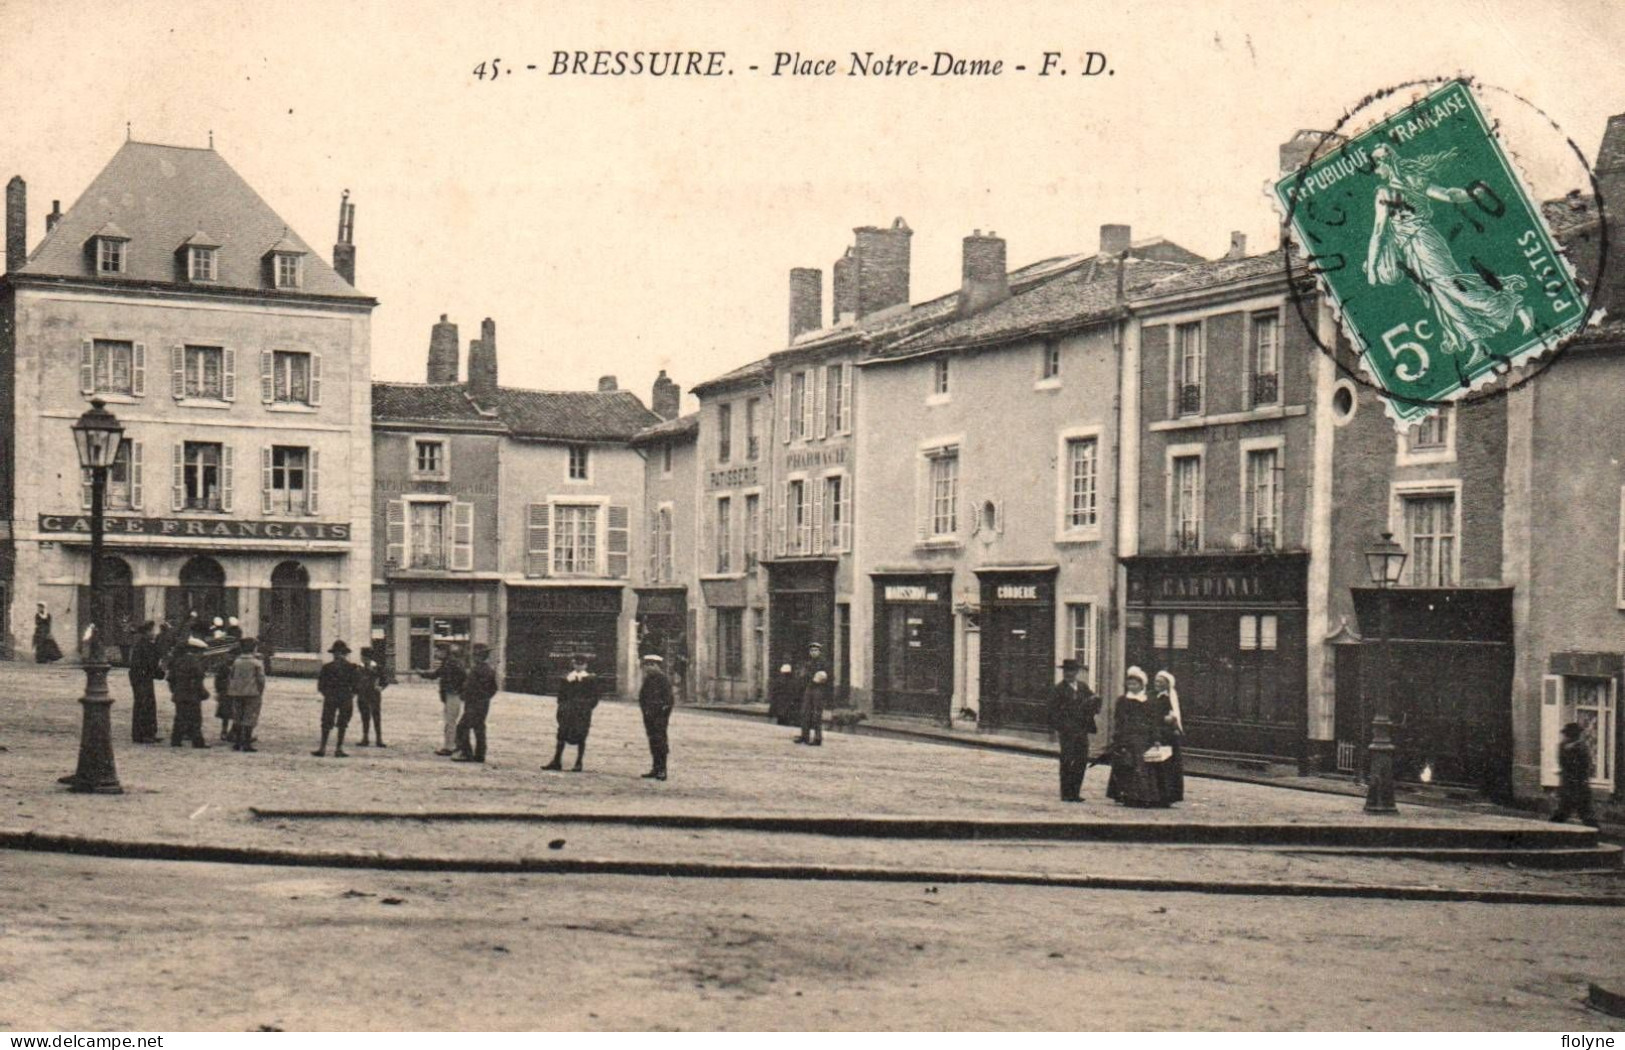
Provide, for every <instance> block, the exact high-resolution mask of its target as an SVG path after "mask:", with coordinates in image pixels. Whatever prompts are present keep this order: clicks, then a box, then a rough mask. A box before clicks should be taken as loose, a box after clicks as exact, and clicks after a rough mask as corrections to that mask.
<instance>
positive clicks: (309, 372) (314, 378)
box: [268, 350, 320, 405]
mask: <svg viewBox="0 0 1625 1050" xmlns="http://www.w3.org/2000/svg"><path fill="white" fill-rule="evenodd" d="M270 365H271V375H270V397H269V398H268V400H270V401H272V402H275V403H277V404H294V405H314V404H317V403H318V401H319V397H318V394H317V391H318V390H319V389H320V388H319V386H318V383H319V382H320V376H319V373H318V372H317V370H316V369H315V368H314V367H313V365H314V361H313V355H311V354H308V353H305V352H303V351H299V350H277V351H274V352H273V353H272V354H271V359H270Z"/></svg>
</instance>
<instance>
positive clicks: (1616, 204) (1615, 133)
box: [1571, 113, 1625, 317]
mask: <svg viewBox="0 0 1625 1050" xmlns="http://www.w3.org/2000/svg"><path fill="white" fill-rule="evenodd" d="M1596 177H1597V193H1598V195H1599V196H1600V197H1601V198H1602V210H1603V218H1604V219H1605V220H1607V223H1608V229H1609V232H1610V233H1612V232H1613V231H1614V230H1619V229H1622V228H1625V113H1617V114H1615V115H1614V116H1611V117H1609V118H1608V126H1607V128H1605V129H1604V130H1603V133H1602V145H1601V146H1599V147H1598V148H1597V170H1596ZM1571 250H1573V251H1574V256H1575V258H1574V263H1575V270H1576V272H1578V273H1580V274H1581V275H1582V276H1589V275H1591V274H1594V273H1596V272H1597V267H1596V258H1595V256H1596V253H1597V252H1599V251H1600V250H1601V247H1600V245H1598V246H1592V245H1590V244H1586V245H1574V246H1573V248H1572V249H1571ZM1620 269H1621V267H1619V266H1609V267H1607V272H1606V273H1604V275H1603V279H1604V281H1605V282H1606V284H1605V286H1604V287H1602V288H1599V289H1596V290H1595V291H1594V292H1593V293H1592V294H1593V296H1594V297H1595V301H1596V303H1597V305H1598V306H1601V307H1602V308H1603V309H1605V310H1607V311H1608V316H1609V317H1619V316H1621V315H1625V274H1622V273H1620V272H1619V271H1620Z"/></svg>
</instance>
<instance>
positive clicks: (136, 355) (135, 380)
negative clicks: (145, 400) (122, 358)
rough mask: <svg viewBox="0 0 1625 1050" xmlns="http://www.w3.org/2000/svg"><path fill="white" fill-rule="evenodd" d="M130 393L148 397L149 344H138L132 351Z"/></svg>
mask: <svg viewBox="0 0 1625 1050" xmlns="http://www.w3.org/2000/svg"><path fill="white" fill-rule="evenodd" d="M130 393H132V394H134V395H135V396H136V397H146V396H147V344H146V343H137V344H135V349H133V350H131V351H130Z"/></svg>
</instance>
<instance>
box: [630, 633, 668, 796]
mask: <svg viewBox="0 0 1625 1050" xmlns="http://www.w3.org/2000/svg"><path fill="white" fill-rule="evenodd" d="M665 664H666V662H665V661H664V660H662V659H661V658H660V656H659V655H658V654H657V653H645V654H644V655H643V685H642V686H641V687H640V688H639V689H638V707H640V708H641V709H642V710H643V731H644V732H645V733H647V734H648V736H649V756H650V757H651V758H652V759H653V760H654V764H653V766H652V767H651V768H650V770H649V772H647V773H645V774H643V779H644V780H665V779H666V756H667V755H668V754H670V753H671V742H670V741H669V740H668V739H667V737H666V727H667V725H668V724H669V723H670V722H671V708H672V696H671V679H669V678H667V677H666V670H665Z"/></svg>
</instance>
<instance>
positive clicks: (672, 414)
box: [649, 270, 818, 419]
mask: <svg viewBox="0 0 1625 1050" xmlns="http://www.w3.org/2000/svg"><path fill="white" fill-rule="evenodd" d="M791 272H792V273H794V272H795V271H791ZM811 272H812V273H817V272H818V271H817V270H813V271H811ZM815 316H816V315H815ZM649 410H650V411H652V412H653V413H654V414H655V415H657V416H659V417H660V418H661V419H676V418H677V417H678V416H679V415H681V414H682V411H683V388H682V387H680V386H678V385H677V384H676V383H673V382H672V381H671V380H670V379H669V378H667V376H666V370H665V369H664V368H662V369H661V370H660V374H659V375H658V376H656V377H655V387H654V392H653V393H652V394H650V395H649Z"/></svg>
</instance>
